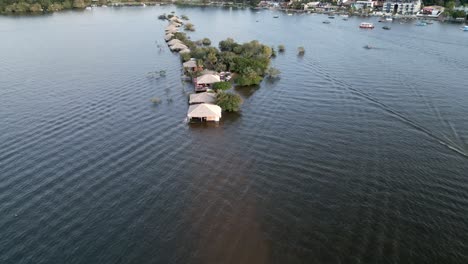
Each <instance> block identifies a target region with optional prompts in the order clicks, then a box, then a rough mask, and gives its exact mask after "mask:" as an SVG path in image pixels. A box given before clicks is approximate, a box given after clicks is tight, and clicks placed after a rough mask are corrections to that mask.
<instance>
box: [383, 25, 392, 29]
mask: <svg viewBox="0 0 468 264" xmlns="http://www.w3.org/2000/svg"><path fill="white" fill-rule="evenodd" d="M382 28H383V29H385V30H390V29H391V27H389V26H383V27H382Z"/></svg>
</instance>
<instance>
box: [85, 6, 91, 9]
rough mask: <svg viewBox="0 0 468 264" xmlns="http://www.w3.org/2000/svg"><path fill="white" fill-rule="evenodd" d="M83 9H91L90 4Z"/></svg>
mask: <svg viewBox="0 0 468 264" xmlns="http://www.w3.org/2000/svg"><path fill="white" fill-rule="evenodd" d="M85 9H86V10H93V9H92V8H91V7H90V6H87V7H86V8H85Z"/></svg>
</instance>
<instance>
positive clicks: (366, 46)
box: [364, 45, 374, 49]
mask: <svg viewBox="0 0 468 264" xmlns="http://www.w3.org/2000/svg"><path fill="white" fill-rule="evenodd" d="M364 48H365V49H373V48H374V47H373V46H371V45H365V46H364Z"/></svg>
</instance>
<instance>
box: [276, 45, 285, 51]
mask: <svg viewBox="0 0 468 264" xmlns="http://www.w3.org/2000/svg"><path fill="white" fill-rule="evenodd" d="M285 50H286V48H285V47H284V45H283V44H281V45H278V51H279V52H284V51H285Z"/></svg>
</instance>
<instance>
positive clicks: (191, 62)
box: [182, 59, 197, 68]
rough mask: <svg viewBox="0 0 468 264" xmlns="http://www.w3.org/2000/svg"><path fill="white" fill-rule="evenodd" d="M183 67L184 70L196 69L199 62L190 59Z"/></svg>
mask: <svg viewBox="0 0 468 264" xmlns="http://www.w3.org/2000/svg"><path fill="white" fill-rule="evenodd" d="M182 66H183V67H184V68H196V67H197V62H196V61H195V59H190V60H189V61H186V62H184V63H182Z"/></svg>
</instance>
